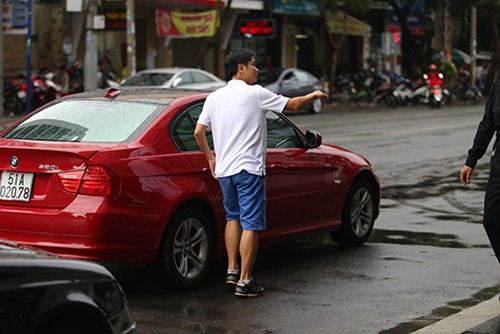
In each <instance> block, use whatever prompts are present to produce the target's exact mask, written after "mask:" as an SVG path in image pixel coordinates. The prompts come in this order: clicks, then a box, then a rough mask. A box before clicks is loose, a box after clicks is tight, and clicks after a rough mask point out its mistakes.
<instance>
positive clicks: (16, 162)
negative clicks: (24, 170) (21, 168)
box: [10, 156, 19, 168]
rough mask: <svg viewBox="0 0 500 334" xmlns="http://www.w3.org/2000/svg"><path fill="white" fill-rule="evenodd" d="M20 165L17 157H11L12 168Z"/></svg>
mask: <svg viewBox="0 0 500 334" xmlns="http://www.w3.org/2000/svg"><path fill="white" fill-rule="evenodd" d="M18 164H19V160H18V159H17V157H16V156H12V157H10V165H11V166H12V167H14V168H15V167H17V165H18Z"/></svg>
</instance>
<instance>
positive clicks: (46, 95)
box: [19, 70, 61, 110]
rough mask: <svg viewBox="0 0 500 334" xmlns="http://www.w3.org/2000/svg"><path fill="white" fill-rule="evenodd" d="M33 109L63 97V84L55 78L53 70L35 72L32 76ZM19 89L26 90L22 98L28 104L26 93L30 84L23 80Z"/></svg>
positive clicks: (24, 103)
mask: <svg viewBox="0 0 500 334" xmlns="http://www.w3.org/2000/svg"><path fill="white" fill-rule="evenodd" d="M31 87H32V90H31V110H35V109H37V108H39V107H41V106H42V105H44V104H46V103H48V102H50V101H52V100H55V99H57V98H59V97H61V85H60V84H59V83H58V82H57V80H56V79H55V75H54V73H53V72H51V71H43V70H42V71H40V72H35V73H33V74H32V76H31ZM19 89H20V90H21V91H24V96H25V97H24V98H23V99H22V100H21V101H22V103H23V105H24V106H25V105H26V102H27V101H26V95H27V92H28V84H27V83H26V82H23V83H22V84H21V85H19Z"/></svg>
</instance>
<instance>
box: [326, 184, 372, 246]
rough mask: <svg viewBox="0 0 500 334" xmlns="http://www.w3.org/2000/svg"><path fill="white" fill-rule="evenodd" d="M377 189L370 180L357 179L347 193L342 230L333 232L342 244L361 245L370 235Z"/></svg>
mask: <svg viewBox="0 0 500 334" xmlns="http://www.w3.org/2000/svg"><path fill="white" fill-rule="evenodd" d="M375 207H376V199H375V191H374V190H373V186H372V185H371V183H370V182H368V180H365V179H359V180H356V181H355V182H354V183H353V185H352V186H351V189H349V192H348V193H347V198H346V202H345V204H344V209H343V212H342V224H341V227H340V230H338V231H336V232H333V233H331V235H332V238H333V240H335V241H336V242H337V243H338V244H339V245H341V246H360V245H362V244H363V243H365V241H366V240H368V238H369V237H370V234H371V232H372V230H373V225H374V223H375Z"/></svg>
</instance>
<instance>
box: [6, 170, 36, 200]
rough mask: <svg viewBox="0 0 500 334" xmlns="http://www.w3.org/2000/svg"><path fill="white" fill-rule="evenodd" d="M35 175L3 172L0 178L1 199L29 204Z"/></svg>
mask: <svg viewBox="0 0 500 334" xmlns="http://www.w3.org/2000/svg"><path fill="white" fill-rule="evenodd" d="M32 186H33V173H15V172H3V173H2V177H1V178H0V199H3V200H6V201H21V202H29V200H30V197H31V188H32Z"/></svg>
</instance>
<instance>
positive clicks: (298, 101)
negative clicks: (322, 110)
mask: <svg viewBox="0 0 500 334" xmlns="http://www.w3.org/2000/svg"><path fill="white" fill-rule="evenodd" d="M316 99H323V101H326V100H328V96H327V95H326V94H325V93H323V92H322V91H320V90H317V91H314V92H312V93H309V94H307V95H303V96H296V97H291V98H290V99H288V102H287V104H286V105H285V109H288V110H293V111H297V110H300V109H303V108H304V107H305V106H307V105H308V104H309V103H311V102H312V101H314V100H316Z"/></svg>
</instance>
